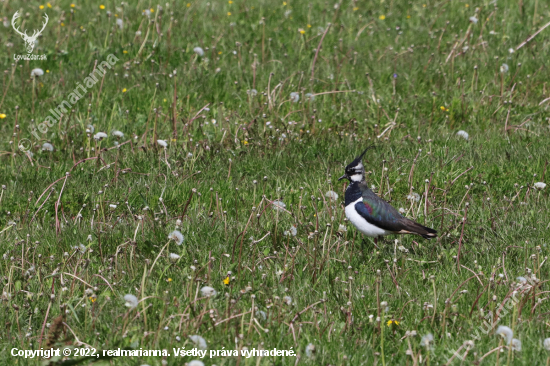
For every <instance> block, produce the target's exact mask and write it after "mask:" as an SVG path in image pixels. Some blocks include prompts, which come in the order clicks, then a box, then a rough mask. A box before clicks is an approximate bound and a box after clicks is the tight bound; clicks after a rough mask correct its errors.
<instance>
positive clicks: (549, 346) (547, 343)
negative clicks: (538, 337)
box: [542, 338, 550, 351]
mask: <svg viewBox="0 0 550 366" xmlns="http://www.w3.org/2000/svg"><path fill="white" fill-rule="evenodd" d="M542 345H543V346H544V349H545V350H547V351H550V338H546V339H545V340H544V342H542Z"/></svg>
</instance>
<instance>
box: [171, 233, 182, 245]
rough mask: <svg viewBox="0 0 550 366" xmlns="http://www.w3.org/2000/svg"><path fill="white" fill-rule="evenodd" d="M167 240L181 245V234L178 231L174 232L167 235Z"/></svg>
mask: <svg viewBox="0 0 550 366" xmlns="http://www.w3.org/2000/svg"><path fill="white" fill-rule="evenodd" d="M168 239H170V240H173V241H175V242H176V244H177V245H181V243H183V234H182V233H181V232H180V231H179V230H174V231H172V232H171V233H170V234H168Z"/></svg>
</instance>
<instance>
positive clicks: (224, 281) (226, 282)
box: [223, 276, 229, 285]
mask: <svg viewBox="0 0 550 366" xmlns="http://www.w3.org/2000/svg"><path fill="white" fill-rule="evenodd" d="M223 283H224V285H229V276H227V277H226V278H224V279H223Z"/></svg>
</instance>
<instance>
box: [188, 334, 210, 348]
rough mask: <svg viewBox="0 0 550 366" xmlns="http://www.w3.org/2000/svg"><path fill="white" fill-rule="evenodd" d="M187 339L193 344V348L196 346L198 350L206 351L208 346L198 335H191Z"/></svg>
mask: <svg viewBox="0 0 550 366" xmlns="http://www.w3.org/2000/svg"><path fill="white" fill-rule="evenodd" d="M189 339H190V340H191V341H192V342H193V343H195V346H197V348H198V349H207V348H208V345H207V344H206V340H205V339H204V338H203V337H201V336H200V335H192V336H189Z"/></svg>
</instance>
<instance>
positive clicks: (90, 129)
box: [86, 125, 95, 133]
mask: <svg viewBox="0 0 550 366" xmlns="http://www.w3.org/2000/svg"><path fill="white" fill-rule="evenodd" d="M94 131H95V128H94V126H92V125H88V127H87V128H86V133H94Z"/></svg>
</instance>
